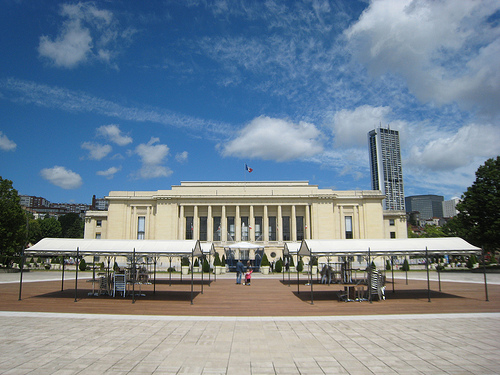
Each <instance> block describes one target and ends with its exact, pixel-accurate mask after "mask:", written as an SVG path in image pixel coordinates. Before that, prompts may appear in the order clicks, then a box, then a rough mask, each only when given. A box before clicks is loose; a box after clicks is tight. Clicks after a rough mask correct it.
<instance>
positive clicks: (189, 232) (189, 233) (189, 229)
mask: <svg viewBox="0 0 500 375" xmlns="http://www.w3.org/2000/svg"><path fill="white" fill-rule="evenodd" d="M193 232H194V227H193V217H192V216H186V240H192V239H193Z"/></svg>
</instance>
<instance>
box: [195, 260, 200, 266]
mask: <svg viewBox="0 0 500 375" xmlns="http://www.w3.org/2000/svg"><path fill="white" fill-rule="evenodd" d="M194 266H195V267H196V268H197V267H199V266H200V262H199V261H198V258H196V259H195V260H194Z"/></svg>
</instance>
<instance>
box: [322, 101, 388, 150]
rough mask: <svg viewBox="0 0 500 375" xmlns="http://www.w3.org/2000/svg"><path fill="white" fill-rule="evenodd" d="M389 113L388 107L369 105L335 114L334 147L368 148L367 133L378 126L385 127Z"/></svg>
mask: <svg viewBox="0 0 500 375" xmlns="http://www.w3.org/2000/svg"><path fill="white" fill-rule="evenodd" d="M390 112H391V109H390V108H389V107H372V106H370V105H362V106H360V107H357V108H355V109H354V110H348V109H343V110H341V111H338V112H336V113H335V115H334V116H333V124H332V126H333V134H334V137H335V139H334V141H335V146H336V147H339V148H350V147H365V148H366V147H368V146H367V134H368V132H369V131H370V130H372V129H375V128H377V127H379V126H380V125H382V126H384V127H385V126H387V122H388V119H387V116H388V115H389V113H390Z"/></svg>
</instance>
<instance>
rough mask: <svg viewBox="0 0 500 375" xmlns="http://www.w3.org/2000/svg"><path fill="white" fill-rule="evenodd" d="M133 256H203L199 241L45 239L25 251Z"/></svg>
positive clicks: (45, 253) (51, 254) (33, 253)
mask: <svg viewBox="0 0 500 375" xmlns="http://www.w3.org/2000/svg"><path fill="white" fill-rule="evenodd" d="M77 249H78V252H79V254H80V255H114V256H127V255H132V254H133V252H134V249H135V254H136V255H137V256H155V255H156V256H190V255H194V256H201V255H202V252H201V246H200V241H198V240H177V241H165V240H102V239H101V240H97V239H92V240H86V239H76V238H44V239H42V240H40V241H39V242H38V243H36V244H35V245H33V246H31V247H30V248H28V249H26V250H25V254H26V255H39V256H44V255H45V256H57V255H71V256H74V255H76V252H77Z"/></svg>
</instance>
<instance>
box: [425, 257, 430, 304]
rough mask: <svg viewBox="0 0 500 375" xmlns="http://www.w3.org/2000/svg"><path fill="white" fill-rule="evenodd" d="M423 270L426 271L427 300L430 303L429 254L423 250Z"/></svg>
mask: <svg viewBox="0 0 500 375" xmlns="http://www.w3.org/2000/svg"><path fill="white" fill-rule="evenodd" d="M425 270H426V271H427V299H428V302H431V282H430V280H429V252H428V251H427V247H426V248H425Z"/></svg>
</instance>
